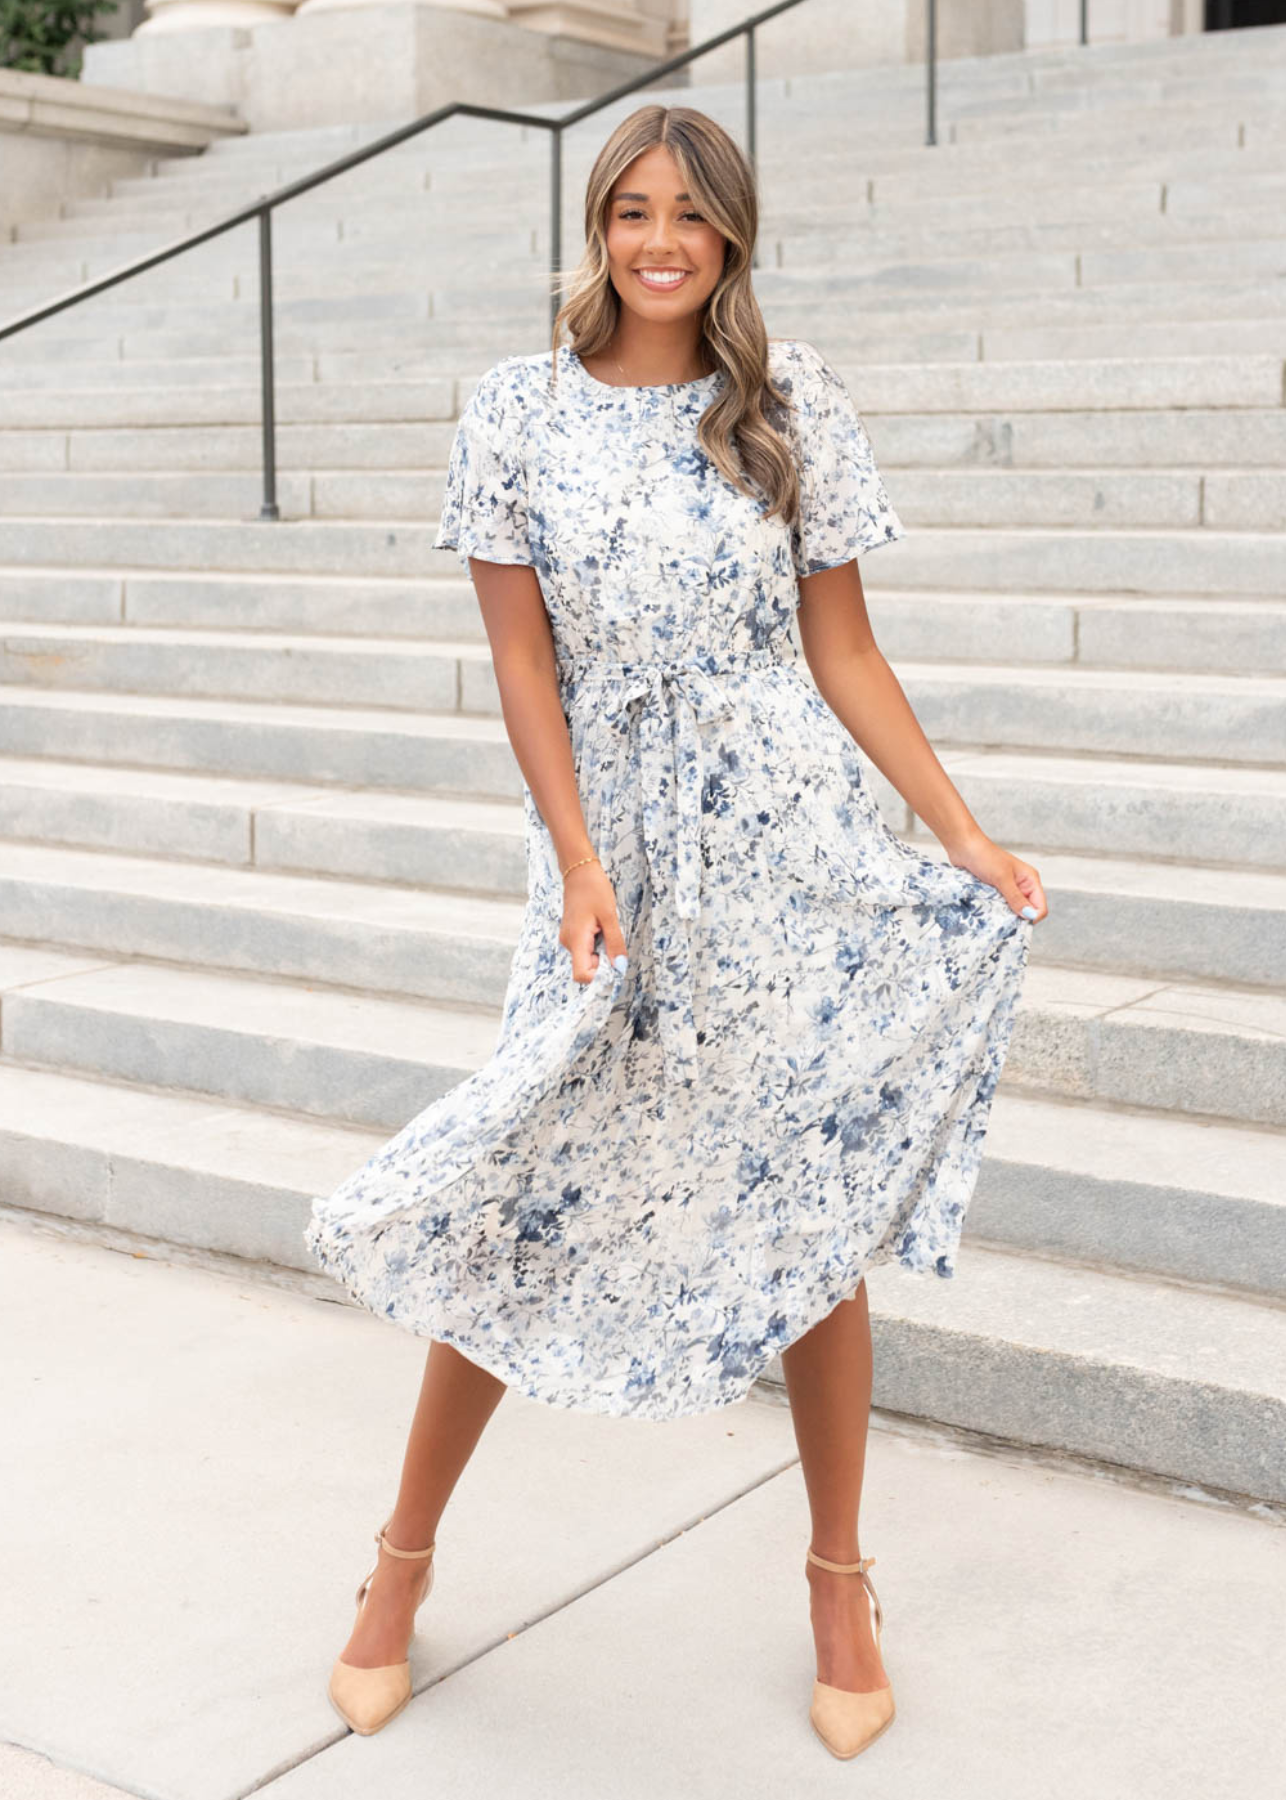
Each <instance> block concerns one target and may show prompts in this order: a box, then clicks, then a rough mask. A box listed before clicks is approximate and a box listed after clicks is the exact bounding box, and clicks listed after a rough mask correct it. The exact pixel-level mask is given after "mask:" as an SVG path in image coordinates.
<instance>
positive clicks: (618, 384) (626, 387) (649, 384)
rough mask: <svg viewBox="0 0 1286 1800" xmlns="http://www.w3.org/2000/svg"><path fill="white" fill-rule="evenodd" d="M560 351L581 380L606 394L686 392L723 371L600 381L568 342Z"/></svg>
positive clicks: (713, 378) (714, 378) (714, 377)
mask: <svg viewBox="0 0 1286 1800" xmlns="http://www.w3.org/2000/svg"><path fill="white" fill-rule="evenodd" d="M562 353H563V355H564V356H566V357H567V358H568V360H569V361H570V363H571V365H572V367H573V368H574V369H576V370H577V371H578V372H579V374H580V377H581V379H582V380H583V381H587V382H589V384H590V385H591V387H596V388H602V389H603V391H604V392H605V393H608V394H686V393H691V392H692V391H693V390H694V389H696V388H701V387H704V386H705V385H706V383H707V382H712V381H717V380H718V379H719V377H720V375H722V373H723V370H722V369H711V370H710V371H709V373H708V374H705V375H696V376H694V377H693V378H692V380H691V381H600V380H599V378H598V376H597V375H591V374H590V372H589V370H588V369H587V368H586V367H585V364H584V363H583V362H582V361H581V358H580V352H579V351H577V350H574V349H573V348H572V346H571V345H570V344H564V345H563V346H562Z"/></svg>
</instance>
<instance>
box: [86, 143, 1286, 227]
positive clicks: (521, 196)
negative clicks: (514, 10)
mask: <svg viewBox="0 0 1286 1800" xmlns="http://www.w3.org/2000/svg"><path fill="white" fill-rule="evenodd" d="M1245 161H1246V159H1245V158H1244V156H1243V157H1242V159H1241V164H1242V165H1243V166H1238V167H1234V168H1230V169H1227V170H1226V171H1225V172H1224V173H1222V174H1219V173H1215V172H1214V171H1206V172H1205V173H1204V174H1198V173H1196V172H1193V173H1191V174H1187V175H1179V176H1178V177H1171V178H1169V179H1167V178H1166V177H1165V176H1163V175H1162V174H1160V173H1157V172H1153V173H1146V172H1142V171H1138V170H1136V169H1135V168H1134V167H1133V166H1131V167H1130V168H1129V169H1126V170H1124V171H1122V170H1120V169H1118V170H1116V171H1115V172H1112V171H1108V172H1106V173H1105V175H1104V177H1103V179H1101V180H1099V181H1090V180H1085V181H1080V180H1079V179H1078V178H1077V177H1078V174H1079V171H1072V172H1071V173H1070V175H1068V176H1067V178H1066V179H1064V180H1063V181H1061V182H1060V183H1059V184H1058V185H1057V187H1055V188H1053V189H1052V190H1051V188H1050V186H1049V183H1048V181H1045V182H1044V183H1043V186H1042V185H1038V184H1037V183H1035V182H1033V181H1032V179H1031V178H1030V176H1029V175H1027V174H1025V173H1024V172H1023V171H1022V170H1018V169H1015V170H1012V171H1011V173H1010V176H1009V178H1008V179H1007V180H1004V179H1003V178H998V180H997V182H996V184H995V185H993V186H992V187H990V188H989V189H987V190H985V191H983V192H980V193H978V194H976V195H974V196H972V197H970V196H967V195H951V196H950V197H949V198H944V197H943V196H942V195H940V194H939V193H937V192H936V191H935V184H934V182H933V181H932V180H929V181H926V182H923V183H922V184H921V185H920V187H919V189H918V190H917V192H916V193H915V194H914V196H907V197H904V198H903V199H901V200H900V201H899V202H898V203H897V204H896V205H894V204H891V203H888V202H886V201H885V200H883V199H879V200H872V199H870V198H869V197H868V191H867V188H866V187H865V186H864V187H863V188H862V189H860V190H858V191H856V192H845V193H844V194H843V195H842V196H836V199H835V208H836V210H835V213H834V217H835V218H837V219H838V218H841V217H842V218H843V219H844V221H845V222H846V224H848V223H858V224H860V223H863V222H865V223H869V224H871V225H887V226H889V227H890V228H893V229H899V230H900V229H904V228H906V227H907V226H908V225H911V226H914V227H915V228H917V229H930V228H932V227H933V226H935V225H940V226H944V227H946V228H948V229H959V228H961V227H962V226H964V225H966V224H973V225H978V226H982V227H984V228H992V227H995V226H998V225H1005V224H1008V223H1011V222H1012V223H1017V222H1022V221H1025V220H1027V219H1029V218H1031V217H1032V216H1033V214H1034V215H1036V216H1037V217H1039V218H1040V219H1041V220H1043V221H1047V222H1049V223H1057V222H1066V221H1071V220H1086V221H1112V220H1124V219H1127V218H1132V219H1134V220H1136V221H1140V222H1141V221H1143V220H1146V219H1147V218H1149V217H1152V216H1155V217H1158V218H1162V219H1166V220H1169V221H1171V222H1173V223H1174V224H1175V225H1176V226H1177V225H1179V224H1181V223H1182V222H1183V221H1185V220H1188V219H1193V218H1198V217H1203V216H1204V217H1207V218H1217V217H1219V216H1220V215H1223V216H1227V217H1233V216H1235V215H1237V214H1240V213H1246V214H1249V215H1253V216H1256V217H1263V216H1265V214H1270V213H1271V210H1272V208H1273V207H1274V206H1276V205H1278V204H1279V203H1280V201H1281V199H1282V197H1283V190H1284V188H1286V182H1284V180H1283V177H1282V175H1281V173H1280V171H1279V170H1275V169H1273V167H1272V166H1271V164H1268V165H1266V166H1263V167H1259V168H1256V167H1254V166H1251V167H1249V168H1248V167H1245V166H1244V164H1245ZM512 173H513V177H514V179H513V182H512V184H511V186H510V188H509V190H508V191H509V194H510V197H511V199H513V200H519V201H521V202H522V203H523V204H524V205H530V206H531V207H532V208H535V207H537V206H539V204H540V202H541V200H542V199H546V198H547V196H548V173H547V170H546V169H545V167H544V166H542V165H538V164H536V163H534V162H533V163H532V164H531V165H529V166H527V167H525V168H519V169H515V170H514V171H513V172H512ZM828 181H831V173H830V171H824V172H823V173H822V174H820V175H819V174H817V173H815V172H813V171H812V169H811V166H810V164H809V163H808V161H807V160H804V159H801V158H798V157H795V156H791V155H790V154H789V153H787V154H785V155H782V156H780V157H773V158H772V159H771V160H770V162H769V164H768V166H767V167H765V168H764V169H763V170H762V171H761V174H760V193H761V199H762V207H761V220H764V221H768V222H769V223H770V226H771V223H772V222H773V221H776V220H783V219H798V218H799V216H800V211H801V205H802V207H803V208H804V209H805V210H808V211H811V210H813V208H814V198H813V197H814V195H815V194H823V195H824V193H825V183H826V182H828ZM273 185H278V184H276V183H274V184H273ZM831 185H832V188H833V181H832V182H831ZM247 193H248V187H247V183H246V181H245V179H244V178H243V177H241V176H237V175H232V176H229V175H227V174H224V173H220V170H219V168H218V165H212V164H211V163H210V162H209V159H208V158H206V157H202V158H201V159H200V160H199V161H198V162H197V163H195V164H194V165H193V166H192V167H191V171H190V173H189V174H187V175H184V176H179V175H172V176H169V177H167V178H165V179H163V180H158V179H157V178H156V177H154V176H146V177H143V176H139V177H133V178H130V179H126V180H121V181H116V182H113V183H111V185H110V189H109V191H108V192H106V193H103V194H93V195H84V196H80V197H78V198H75V199H72V200H69V201H67V202H66V203H65V205H64V209H63V214H62V217H63V218H64V219H69V220H70V219H76V220H79V221H81V222H82V223H85V222H88V223H90V224H93V223H95V222H98V221H101V220H104V219H108V220H110V219H113V218H115V217H117V216H120V217H122V218H129V219H135V218H141V219H144V220H147V221H149V222H155V220H156V219H157V218H158V217H160V216H166V217H179V218H182V217H184V216H186V215H187V214H188V213H189V212H191V210H192V209H194V208H201V209H203V210H204V211H205V212H206V213H207V214H208V215H209V216H211V217H218V216H219V215H220V214H221V213H222V212H233V211H235V210H236V209H237V207H238V206H240V205H243V204H244V203H245V202H246V198H247ZM358 195H360V197H361V198H362V199H363V200H367V201H369V202H370V203H371V204H373V205H375V206H391V205H393V204H400V205H401V206H403V207H406V206H414V207H415V208H416V209H417V216H423V217H426V218H429V217H435V216H437V215H438V214H439V213H444V212H445V211H446V210H447V209H448V208H450V209H451V210H452V211H453V212H454V214H455V215H456V217H455V220H454V224H455V228H456V229H458V230H459V231H460V232H461V233H466V234H467V233H472V232H473V231H474V230H475V229H480V230H489V229H493V228H494V227H493V226H492V225H491V224H490V223H489V221H488V220H487V218H486V216H485V215H483V216H482V217H481V219H479V218H478V216H477V215H474V214H468V215H467V216H464V217H461V216H459V215H460V214H461V212H462V211H464V209H463V208H462V205H461V201H462V199H463V198H465V196H462V195H461V194H460V193H459V192H456V191H452V190H451V189H450V188H449V187H448V188H445V189H440V188H439V187H437V186H435V185H434V184H433V180H432V176H431V175H430V174H429V173H428V171H427V170H423V169H419V170H417V169H412V168H407V167H402V166H399V167H397V168H395V169H386V168H384V167H383V166H382V165H381V162H380V160H379V159H377V160H376V161H375V162H373V163H371V164H369V165H368V166H367V168H366V170H365V171H364V172H363V173H362V174H361V175H360V178H359V174H358V172H357V171H353V173H352V174H351V175H350V176H349V178H348V182H347V183H346V184H345V186H344V187H343V188H342V189H337V188H332V187H329V186H324V187H321V188H317V189H315V190H314V191H313V193H312V194H302V195H300V196H299V198H298V199H297V200H294V201H292V202H291V205H292V207H311V208H312V209H313V210H314V211H315V212H316V211H318V210H321V211H325V210H326V209H328V208H329V209H331V210H332V211H333V212H334V213H335V214H336V215H339V214H340V213H341V211H342V209H343V208H345V207H351V204H352V201H353V199H354V197H356V196H358ZM1042 200H1043V201H1044V205H1043V206H1042V204H1041V203H1042ZM569 210H570V209H569ZM816 210H817V212H818V215H819V221H820V217H821V215H822V212H823V208H821V207H817V209H816Z"/></svg>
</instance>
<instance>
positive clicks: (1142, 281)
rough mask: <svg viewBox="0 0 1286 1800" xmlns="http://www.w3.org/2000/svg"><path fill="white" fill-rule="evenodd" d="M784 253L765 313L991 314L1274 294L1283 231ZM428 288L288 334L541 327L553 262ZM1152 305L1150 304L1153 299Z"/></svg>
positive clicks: (835, 245) (313, 316)
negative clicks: (1209, 237)
mask: <svg viewBox="0 0 1286 1800" xmlns="http://www.w3.org/2000/svg"><path fill="white" fill-rule="evenodd" d="M778 244H779V249H778V252H777V255H776V258H775V261H774V262H772V263H769V262H768V261H766V260H765V261H764V262H763V263H762V265H761V266H760V268H759V269H758V270H757V272H756V278H755V290H756V294H757V295H758V297H759V300H760V302H761V304H762V306H763V307H764V309H765V312H767V311H768V310H769V309H770V308H782V307H787V306H789V305H791V304H792V303H794V302H797V301H799V300H800V299H801V297H802V298H806V299H807V300H809V301H810V302H812V303H817V302H821V301H825V300H830V301H831V302H833V303H834V304H837V305H842V304H843V301H844V298H845V297H846V296H848V295H850V294H853V293H856V294H858V295H860V296H861V298H862V301H863V304H864V305H865V303H866V302H867V300H868V298H871V297H878V298H880V299H881V300H882V301H883V303H884V304H885V305H886V306H887V305H890V304H891V305H901V304H913V303H916V302H921V303H922V302H923V300H924V298H925V296H926V295H947V296H949V297H950V296H955V297H956V298H957V299H958V300H959V299H972V300H974V302H975V304H977V305H981V304H983V303H985V302H988V301H989V300H990V299H991V297H992V296H993V295H994V296H999V297H1008V298H1009V299H1010V300H1012V299H1013V297H1014V296H1025V297H1027V298H1029V299H1035V298H1037V297H1039V296H1041V295H1045V294H1050V295H1053V296H1055V297H1059V296H1065V295H1067V294H1069V293H1074V292H1076V291H1079V290H1082V289H1094V290H1096V291H1097V290H1100V289H1104V288H1106V289H1109V290H1110V289H1113V288H1115V289H1116V290H1117V293H1116V295H1115V297H1116V298H1117V300H1118V301H1119V302H1124V300H1125V299H1126V298H1127V297H1129V296H1130V295H1131V294H1133V293H1135V292H1136V291H1137V290H1138V289H1139V288H1141V287H1142V288H1144V289H1155V288H1157V287H1158V286H1164V285H1168V284H1171V283H1185V282H1193V283H1195V284H1197V285H1198V287H1199V289H1200V291H1201V293H1202V294H1203V295H1204V294H1206V293H1209V292H1211V291H1214V292H1215V293H1216V295H1217V294H1218V290H1219V289H1220V288H1227V287H1228V286H1229V285H1240V286H1243V287H1245V286H1248V285H1256V284H1258V285H1264V286H1267V285H1270V284H1271V283H1272V282H1273V281H1275V280H1276V278H1277V276H1278V273H1279V271H1280V268H1281V258H1282V242H1281V238H1280V236H1278V235H1276V234H1267V235H1264V236H1262V237H1258V238H1245V239H1235V240H1231V241H1228V242H1220V243H1219V244H1218V245H1211V244H1187V245H1174V246H1170V247H1165V246H1160V245H1151V246H1149V245H1143V246H1136V247H1133V248H1124V249H1087V250H1074V249H1065V250H1058V251H1053V250H1051V251H1035V250H1033V251H1021V250H1017V251H1005V252H995V253H993V254H990V255H987V254H980V253H977V252H975V253H973V254H963V255H956V256H949V255H943V254H935V255H933V256H931V257H925V256H917V255H915V254H913V253H908V254H907V255H905V256H899V255H897V254H896V253H889V252H881V253H879V254H878V255H872V254H870V253H868V252H867V250H866V249H865V247H864V246H863V245H862V244H861V243H860V242H856V241H854V242H853V243H851V244H850V242H849V240H848V239H847V238H841V239H831V240H824V239H814V240H812V241H811V243H810V241H809V240H805V239H788V240H778ZM819 245H824V246H827V247H829V248H830V249H831V250H832V251H833V255H830V256H827V257H826V258H825V259H822V258H821V257H820V256H819V254H818V246H819ZM152 248H154V244H153V242H152V240H151V239H150V238H145V237H140V236H139V235H138V234H135V235H133V236H123V237H121V238H119V239H114V240H112V241H111V245H110V252H109V249H108V244H107V242H106V241H103V242H96V241H85V242H81V243H79V244H78V246H77V255H78V257H79V264H78V267H77V271H76V272H75V273H74V274H73V273H71V272H70V271H69V270H67V269H66V268H60V267H59V266H58V264H57V263H55V262H52V261H48V260H45V261H40V262H29V263H27V264H24V265H21V266H17V267H15V270H14V275H15V276H16V277H18V278H19V279H20V282H21V285H18V284H17V283H15V285H14V287H13V288H12V289H11V291H10V294H9V297H8V301H7V304H6V307H5V314H6V318H5V320H4V321H3V322H6V323H7V322H8V319H9V318H13V317H16V316H18V315H19V314H21V313H23V312H24V311H26V310H28V308H29V307H34V306H36V305H38V304H39V303H40V302H41V301H42V300H45V299H48V298H49V297H50V296H51V295H52V294H55V293H57V292H58V291H59V289H60V288H65V287H69V286H74V285H76V283H78V282H80V281H83V280H84V279H86V277H87V276H90V277H92V276H93V275H96V274H98V273H100V272H106V270H107V269H109V268H116V267H119V266H120V265H121V263H122V262H125V261H128V260H129V259H130V258H131V257H132V256H137V255H141V254H143V253H145V252H146V251H148V250H150V249H152ZM390 248H392V247H390ZM307 249H308V243H307V240H302V239H300V240H288V241H286V242H284V243H283V244H282V246H281V255H282V259H283V262H289V261H292V260H297V258H298V256H299V255H301V254H303V253H304V252H305V251H307ZM368 249H369V247H368V246H366V245H363V244H349V245H348V246H347V259H348V260H350V262H351V265H352V267H353V268H354V269H356V270H358V271H360V272H361V273H362V274H363V275H369V272H370V269H371V263H370V259H369V255H368ZM1216 252H1217V253H1216ZM767 254H769V251H768V249H765V256H767ZM227 255H228V256H229V257H234V256H235V257H236V258H238V259H240V260H239V261H238V262H236V263H229V264H227V265H226V266H225V264H224V263H223V262H219V261H212V262H211V264H210V265H209V267H210V275H211V278H212V279H217V278H218V277H219V276H220V275H222V276H223V277H224V278H225V279H230V278H232V277H233V276H236V277H237V278H238V285H241V284H242V283H243V282H247V277H246V276H245V275H243V274H242V273H241V270H242V266H243V263H244V251H242V250H241V249H240V248H237V247H229V250H228V252H227ZM97 258H101V260H102V265H103V267H102V270H101V271H100V270H99V269H98V268H96V267H95V260H96V259H97ZM81 270H84V273H81ZM412 278H413V276H412V275H411V273H410V272H407V271H403V279H404V280H409V279H412ZM422 279H423V282H424V287H422V288H418V289H412V288H411V287H409V286H408V287H406V288H403V289H401V290H399V291H377V290H372V291H370V292H368V293H366V294H365V295H354V296H345V295H343V294H341V295H339V296H338V297H337V298H335V299H333V300H331V301H330V302H327V301H326V300H325V299H324V298H322V297H321V296H319V297H317V298H301V299H299V300H295V301H292V300H289V299H283V300H282V301H281V303H280V307H279V312H280V317H281V320H282V324H283V328H285V327H288V326H289V325H291V324H292V323H296V322H297V323H299V324H307V323H308V322H310V321H316V320H317V319H318V318H330V319H332V320H333V319H335V318H337V317H338V318H342V317H344V316H345V315H346V314H347V315H351V316H353V317H357V318H360V317H362V316H363V315H364V316H365V317H366V318H367V319H368V320H372V321H373V320H375V319H379V320H381V321H383V322H384V323H385V325H386V327H387V328H389V329H392V328H393V327H395V326H396V325H397V324H399V323H400V322H401V321H402V320H407V321H415V320H424V319H426V318H427V317H453V316H455V317H458V316H460V315H461V314H466V315H472V316H474V317H476V318H479V319H483V318H487V317H488V316H497V315H503V314H510V313H523V312H527V313H528V315H529V316H530V317H531V318H532V319H533V320H535V319H537V318H539V316H540V313H539V307H540V304H541V299H542V296H543V295H544V294H545V292H546V284H547V281H548V261H547V258H545V257H543V256H542V255H540V254H537V253H536V252H535V251H532V252H531V253H530V254H529V255H525V256H524V257H521V258H515V257H514V256H513V255H506V254H503V253H502V252H501V251H500V250H498V249H497V250H496V251H495V252H494V254H491V253H489V254H488V255H486V256H475V257H473V258H472V259H469V258H466V257H462V259H461V260H460V261H459V262H458V264H455V265H450V264H446V263H443V262H442V261H440V260H439V261H438V262H437V263H435V265H434V267H433V268H432V269H431V270H430V269H426V270H424V271H423V275H422ZM246 292H247V298H249V295H250V294H251V293H252V292H253V289H252V288H250V287H249V286H248V285H247V286H246ZM1144 302H1145V304H1146V295H1145V296H1144ZM73 310H74V309H73ZM276 310H277V309H275V311H276ZM245 314H246V318H247V321H255V322H257V317H256V312H255V310H254V309H252V307H251V305H250V304H247V305H246V308H245ZM59 324H60V330H59V332H58V334H57V335H58V337H59V338H62V339H66V338H67V337H68V335H69V333H70V334H71V335H75V333H76V332H95V333H96V335H101V332H102V327H101V326H99V325H98V324H97V322H96V320H95V319H94V318H93V317H92V315H90V314H85V313H82V314H81V316H79V317H73V318H72V320H71V321H70V322H69V321H68V320H67V318H66V317H65V315H61V316H60V318H59ZM197 331H198V326H197V324H196V322H193V325H192V327H191V336H190V341H191V342H192V343H194V344H195V343H197V342H199V341H200V339H199V336H198V335H197ZM181 341H183V340H177V341H176V340H173V339H171V340H170V341H168V342H167V341H166V339H165V338H164V337H162V353H165V354H174V353H175V351H176V349H177V348H178V345H179V342H181ZM148 353H149V354H152V355H155V354H156V353H157V351H156V350H154V349H153V350H149V352H148ZM189 353H190V354H194V353H196V352H195V351H190V352H189ZM204 353H205V354H208V355H214V354H216V353H217V352H216V351H215V350H213V349H212V350H209V351H206V352H204Z"/></svg>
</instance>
